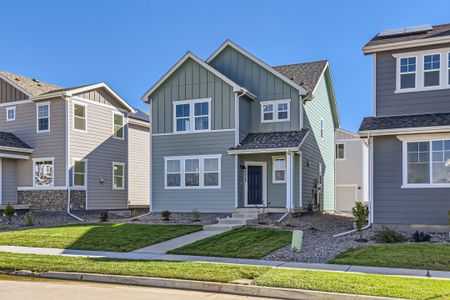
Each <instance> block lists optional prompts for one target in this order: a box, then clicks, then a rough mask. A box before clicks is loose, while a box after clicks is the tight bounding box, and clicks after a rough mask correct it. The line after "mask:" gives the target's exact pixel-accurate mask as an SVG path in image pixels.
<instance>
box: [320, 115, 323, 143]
mask: <svg viewBox="0 0 450 300" xmlns="http://www.w3.org/2000/svg"><path fill="white" fill-rule="evenodd" d="M323 136H324V124H323V118H320V138H321V139H323Z"/></svg>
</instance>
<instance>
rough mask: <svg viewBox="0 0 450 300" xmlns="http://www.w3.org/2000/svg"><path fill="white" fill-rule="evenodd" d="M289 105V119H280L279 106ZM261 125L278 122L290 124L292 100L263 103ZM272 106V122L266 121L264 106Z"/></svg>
mask: <svg viewBox="0 0 450 300" xmlns="http://www.w3.org/2000/svg"><path fill="white" fill-rule="evenodd" d="M281 103H287V107H288V110H287V115H288V116H287V119H278V104H281ZM260 104H261V123H276V122H289V121H290V120H291V99H282V100H271V101H261V102H260ZM268 104H272V106H273V110H272V114H273V119H272V120H264V105H268Z"/></svg>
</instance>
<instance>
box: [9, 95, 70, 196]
mask: <svg viewBox="0 0 450 300" xmlns="http://www.w3.org/2000/svg"><path fill="white" fill-rule="evenodd" d="M48 101H50V132H44V133H36V103H39V102H36V103H35V102H31V103H25V104H18V105H16V120H15V121H10V122H6V108H5V107H1V108H0V128H1V130H2V131H8V132H12V133H14V134H15V135H16V136H17V137H19V138H20V139H21V140H23V141H24V142H25V143H27V144H28V145H29V146H30V147H32V148H33V149H34V151H33V154H32V155H31V158H43V157H45V158H47V157H54V158H55V164H54V172H55V179H54V185H55V186H65V184H66V179H65V178H66V160H65V128H66V122H65V116H66V115H65V105H66V102H65V101H64V100H63V99H62V98H53V99H51V100H46V101H44V102H48ZM32 170H33V160H32V159H29V160H21V161H18V162H17V185H18V186H27V187H30V186H33V171H32Z"/></svg>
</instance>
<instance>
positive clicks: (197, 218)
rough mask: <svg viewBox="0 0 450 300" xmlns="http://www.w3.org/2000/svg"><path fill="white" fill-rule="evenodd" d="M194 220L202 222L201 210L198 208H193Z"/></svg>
mask: <svg viewBox="0 0 450 300" xmlns="http://www.w3.org/2000/svg"><path fill="white" fill-rule="evenodd" d="M192 222H200V212H199V211H198V209H196V208H194V209H193V210H192Z"/></svg>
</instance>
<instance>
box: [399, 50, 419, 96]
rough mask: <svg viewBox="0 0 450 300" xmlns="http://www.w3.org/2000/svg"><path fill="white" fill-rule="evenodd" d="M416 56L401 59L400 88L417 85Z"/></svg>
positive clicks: (411, 87)
mask: <svg viewBox="0 0 450 300" xmlns="http://www.w3.org/2000/svg"><path fill="white" fill-rule="evenodd" d="M416 60H417V59H416V57H405V58H401V59H400V88H401V89H413V88H415V87H416Z"/></svg>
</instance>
